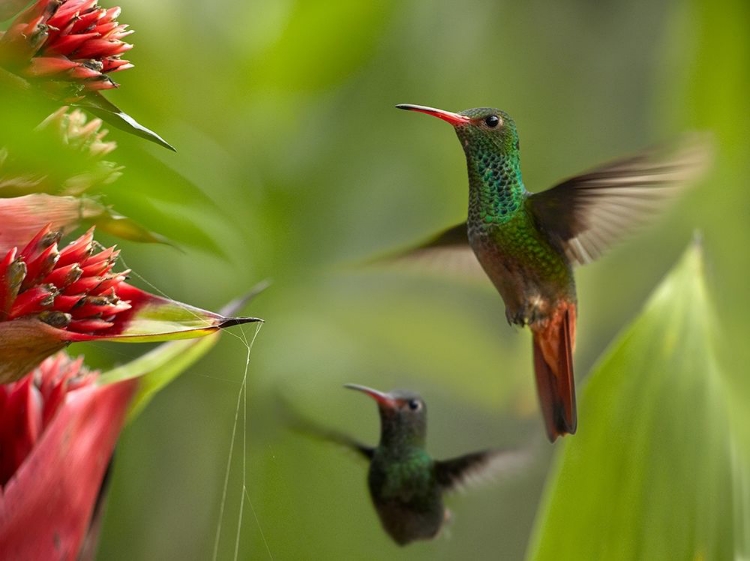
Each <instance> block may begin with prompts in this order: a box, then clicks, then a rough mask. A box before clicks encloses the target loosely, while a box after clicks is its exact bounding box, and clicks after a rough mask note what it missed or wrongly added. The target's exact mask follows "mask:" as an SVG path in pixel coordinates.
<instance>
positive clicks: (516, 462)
mask: <svg viewBox="0 0 750 561" xmlns="http://www.w3.org/2000/svg"><path fill="white" fill-rule="evenodd" d="M530 458H531V454H530V453H529V452H528V451H523V450H521V451H519V450H484V451H482V452H474V453H471V454H466V455H465V456H459V457H458V458H453V459H451V460H443V461H436V462H435V475H436V477H437V481H438V483H439V484H440V487H442V488H443V490H445V491H454V490H456V489H459V488H462V487H465V486H467V485H474V484H478V483H482V482H483V481H488V480H489V481H491V480H494V479H495V478H496V477H498V476H500V475H510V474H512V473H515V472H518V471H520V470H521V469H523V468H524V467H525V466H526V465H528V463H529V460H530Z"/></svg>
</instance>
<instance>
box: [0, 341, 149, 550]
mask: <svg viewBox="0 0 750 561" xmlns="http://www.w3.org/2000/svg"><path fill="white" fill-rule="evenodd" d="M95 377H96V374H95V373H89V372H87V371H86V370H85V369H84V368H83V367H82V365H81V360H73V359H71V358H69V357H68V356H67V355H65V354H64V353H60V354H58V355H56V356H54V357H50V358H48V359H47V360H45V361H44V362H43V363H42V364H41V365H40V366H39V367H38V368H36V369H35V370H34V371H33V372H32V373H31V374H30V375H28V376H26V377H24V378H23V379H22V380H20V381H18V382H15V383H12V384H7V385H4V386H0V489H1V494H0V558H2V559H75V558H76V557H77V555H78V551H79V550H80V548H81V544H82V542H83V538H84V536H85V535H86V531H87V529H88V526H89V522H90V519H91V514H92V510H93V508H94V504H95V500H96V497H97V494H98V492H99V488H100V486H101V482H102V478H103V476H104V472H105V470H106V467H107V464H108V463H109V460H110V458H111V456H112V451H113V449H114V446H115V443H116V441H117V437H118V435H119V433H120V430H121V428H122V425H123V422H124V419H125V413H126V410H127V406H128V404H129V403H130V400H131V398H132V396H133V393H134V391H135V389H136V386H137V380H127V381H124V382H120V383H117V384H109V385H97V384H96V383H95V379H96V378H95Z"/></svg>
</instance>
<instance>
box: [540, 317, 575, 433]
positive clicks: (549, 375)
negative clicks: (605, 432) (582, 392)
mask: <svg viewBox="0 0 750 561" xmlns="http://www.w3.org/2000/svg"><path fill="white" fill-rule="evenodd" d="M575 321H576V310H575V305H566V306H565V307H563V308H561V309H560V308H559V309H558V311H557V312H556V313H555V314H553V316H552V318H551V319H550V321H549V322H548V323H547V325H546V326H545V327H544V328H542V329H540V330H538V331H537V330H534V372H535V374H536V386H537V392H538V393H539V404H540V406H541V409H542V414H543V415H544V423H545V426H546V429H547V436H548V437H549V439H550V442H554V441H555V439H557V437H558V436H564V435H566V434H574V433H575V432H576V426H577V418H576V395H575V380H574V378H573V346H574V344H575Z"/></svg>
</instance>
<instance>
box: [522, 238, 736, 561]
mask: <svg viewBox="0 0 750 561" xmlns="http://www.w3.org/2000/svg"><path fill="white" fill-rule="evenodd" d="M715 336H716V325H715V322H714V316H713V311H712V307H711V304H710V301H709V297H708V294H707V289H706V283H705V280H704V274H703V261H702V253H701V248H700V246H699V245H697V244H695V245H693V246H692V247H691V248H689V249H688V250H687V252H686V253H685V255H684V257H683V258H682V260H681V261H680V263H679V264H678V265H677V267H676V268H675V269H674V270H673V271H672V273H671V274H670V275H669V276H668V277H667V278H666V279H665V280H664V281H663V282H662V284H661V285H660V286H659V287H658V288H657V290H656V291H655V292H654V294H653V295H652V296H651V298H650V300H649V302H648V303H647V305H646V307H645V309H644V310H643V312H642V313H641V315H640V316H639V317H638V318H637V319H636V320H635V322H634V323H633V324H632V325H631V326H630V327H629V328H627V329H626V330H625V332H624V334H623V335H622V336H621V337H620V338H619V339H618V340H617V341H616V342H615V343H614V344H613V345H612V347H611V348H610V349H609V351H608V352H607V353H606V354H605V356H604V358H603V360H601V362H600V363H599V365H598V366H597V367H596V368H595V370H594V372H593V373H592V375H591V378H590V381H589V383H588V385H587V387H586V389H585V392H584V393H583V399H582V400H581V407H580V412H581V417H580V419H581V424H580V430H579V432H578V434H577V435H576V436H575V437H572V438H570V439H567V440H566V442H565V448H564V451H563V454H562V457H561V458H560V461H559V462H558V465H557V467H556V469H555V470H554V472H553V473H552V474H551V479H550V484H549V488H548V490H547V497H546V504H545V505H544V506H543V507H542V510H541V511H540V512H541V513H540V516H539V518H538V520H537V528H536V533H535V537H534V539H533V542H532V547H531V549H530V551H529V556H528V558H529V559H533V560H535V561H544V560H547V559H550V560H551V559H554V560H555V561H564V560H567V559H570V560H573V559H575V560H580V559H607V560H609V561H619V560H623V561H624V560H649V559H653V560H665V559H669V560H673V561H680V560H685V561H688V560H689V561H702V560H722V559H735V558H736V556H737V555H739V554H740V553H741V551H742V550H743V549H744V544H743V543H742V542H741V536H740V532H738V530H740V528H742V527H743V525H746V524H747V515H748V513H747V512H746V511H745V510H744V509H743V504H742V503H740V502H739V501H740V498H739V497H738V496H737V495H736V494H735V489H738V490H739V489H742V487H743V486H744V488H745V489H746V488H747V485H748V477H750V474H748V470H747V469H746V468H745V469H741V466H742V465H743V464H744V462H743V460H742V455H741V453H739V454H738V450H739V448H738V447H737V438H736V436H737V432H736V430H735V427H736V425H733V423H732V421H733V418H732V415H731V411H730V402H729V391H728V387H727V382H726V379H725V377H724V376H723V375H722V372H721V369H720V367H719V365H718V363H717V360H716V357H715V353H714V338H715ZM745 506H746V505H745ZM745 553H746V552H745Z"/></svg>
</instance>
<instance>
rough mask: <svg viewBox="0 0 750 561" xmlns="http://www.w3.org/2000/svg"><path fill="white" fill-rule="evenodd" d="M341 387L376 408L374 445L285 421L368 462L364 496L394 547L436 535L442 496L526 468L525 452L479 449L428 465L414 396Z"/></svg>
mask: <svg viewBox="0 0 750 561" xmlns="http://www.w3.org/2000/svg"><path fill="white" fill-rule="evenodd" d="M345 387H347V388H350V389H353V390H357V391H360V392H363V393H364V394H366V395H368V396H370V397H371V398H372V399H374V400H375V402H376V403H377V406H378V411H379V413H380V429H381V430H380V442H379V443H378V444H377V445H376V446H369V445H366V444H363V443H361V442H359V441H357V440H355V439H353V438H351V437H349V436H347V435H345V434H343V433H340V432H337V431H334V430H328V429H325V428H321V427H318V426H316V425H314V424H312V423H311V422H309V421H308V420H306V419H302V418H301V417H299V416H298V415H296V414H295V413H293V411H291V410H290V409H289V408H288V407H287V408H285V409H286V413H287V417H288V420H289V421H290V424H293V425H294V427H295V428H296V429H298V430H300V431H302V432H305V433H308V434H311V435H314V436H317V437H319V438H322V439H324V440H327V441H331V442H335V443H337V444H340V445H343V446H345V447H347V448H349V449H352V450H354V451H355V452H356V453H357V454H358V455H360V456H362V457H363V458H364V459H365V460H367V461H368V462H369V466H370V467H369V471H368V476H367V484H368V487H369V490H370V497H371V499H372V502H373V505H374V506H375V510H376V511H377V513H378V516H379V518H380V522H381V524H382V525H383V528H384V529H385V531H386V532H387V533H388V535H389V536H390V537H391V538H392V539H393V540H394V541H395V542H396V543H397V544H399V545H406V544H408V543H411V542H413V541H415V540H430V539H433V538H435V537H437V536H438V534H439V533H440V530H441V529H442V528H443V526H444V524H445V523H446V522H447V521H448V520H449V519H450V513H449V511H448V509H446V507H445V506H444V504H443V495H444V494H445V493H448V492H451V491H454V490H456V489H457V488H459V487H461V486H464V485H467V484H470V483H471V482H473V481H474V480H482V479H485V478H491V477H492V476H493V475H497V474H498V473H509V472H512V471H515V470H518V469H519V468H521V467H523V466H524V465H526V464H527V463H528V460H529V453H528V452H526V451H514V450H484V451H481V452H473V453H470V454H466V455H464V456H459V457H457V458H452V459H450V460H434V459H433V458H432V457H431V456H430V455H429V454H428V453H427V451H426V449H425V441H426V436H427V407H426V406H425V403H424V401H423V400H422V398H421V397H420V396H419V395H417V394H416V393H414V392H410V391H393V392H390V393H385V392H380V391H378V390H374V389H372V388H368V387H365V386H360V385H356V384H347V385H346V386H345Z"/></svg>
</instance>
